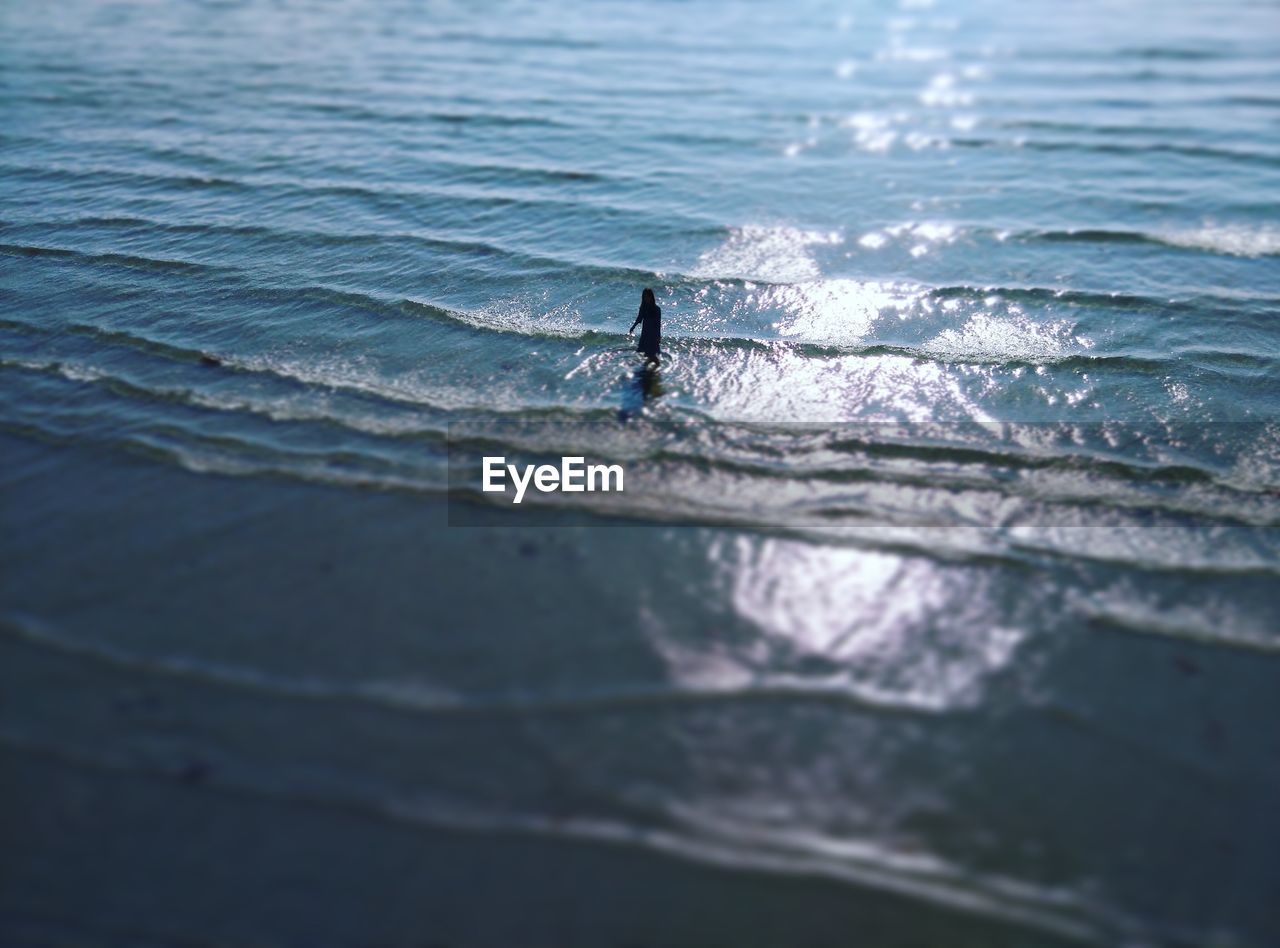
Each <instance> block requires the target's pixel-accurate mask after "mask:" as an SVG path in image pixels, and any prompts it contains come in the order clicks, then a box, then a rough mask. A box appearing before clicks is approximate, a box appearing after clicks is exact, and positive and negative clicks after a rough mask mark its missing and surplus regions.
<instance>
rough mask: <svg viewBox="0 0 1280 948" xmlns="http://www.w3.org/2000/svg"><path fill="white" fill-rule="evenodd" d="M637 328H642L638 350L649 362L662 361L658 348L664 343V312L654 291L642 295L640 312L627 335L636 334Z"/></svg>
mask: <svg viewBox="0 0 1280 948" xmlns="http://www.w3.org/2000/svg"><path fill="white" fill-rule="evenodd" d="M637 326H639V327H640V342H639V344H638V345H637V346H636V348H637V349H639V350H640V351H641V352H643V353H644V354H645V357H646V359H647V360H648V361H649V362H658V361H660V357H659V354H658V347H659V346H660V345H661V343H662V310H661V309H659V308H658V301H657V300H655V299H654V298H653V290H650V289H647V288H646V289H645V291H644V292H643V293H641V294H640V312H639V313H637V314H636V321H635V322H634V323H632V324H631V328H630V329H628V330H627V333H628V334H630V333H633V332H635V331H636V327H637Z"/></svg>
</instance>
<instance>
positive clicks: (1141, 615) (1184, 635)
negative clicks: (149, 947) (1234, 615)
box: [1077, 599, 1280, 656]
mask: <svg viewBox="0 0 1280 948" xmlns="http://www.w3.org/2000/svg"><path fill="white" fill-rule="evenodd" d="M1077 608H1079V609H1080V611H1081V612H1082V613H1083V614H1084V615H1085V616H1086V617H1087V618H1088V619H1089V621H1091V622H1094V623H1096V624H1098V625H1100V626H1103V627H1105V628H1109V629H1113V630H1116V631H1119V632H1127V633H1133V634H1137V635H1154V636H1158V637H1161V638H1169V639H1177V640H1182V641H1187V642H1196V643H1198V644H1201V645H1212V646H1216V647H1219V648H1231V649H1242V650H1244V651H1248V652H1260V653H1263V654H1266V655H1271V656H1280V636H1277V635H1275V634H1268V633H1266V632H1263V631H1261V630H1256V631H1253V632H1248V631H1241V630H1239V629H1238V628H1237V624H1236V623H1231V622H1223V621H1221V620H1220V619H1217V618H1215V617H1211V616H1207V615H1202V614H1197V613H1193V612H1187V611H1185V610H1184V611H1183V612H1182V613H1171V612H1170V611H1169V610H1167V609H1156V608H1153V607H1151V606H1147V605H1141V604H1136V603H1123V602H1112V603H1107V602H1098V601H1094V600H1092V599H1085V600H1081V601H1080V602H1078V603H1077Z"/></svg>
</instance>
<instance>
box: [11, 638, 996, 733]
mask: <svg viewBox="0 0 1280 948" xmlns="http://www.w3.org/2000/svg"><path fill="white" fill-rule="evenodd" d="M0 634H4V635H8V636H10V637H12V638H17V639H20V640H22V641H23V642H25V643H27V644H28V645H32V646H36V647H39V648H43V649H45V650H47V651H51V652H55V653H57V654H60V655H66V656H71V657H74V658H77V659H79V660H84V661H92V662H95V663H98V664H105V665H109V666H112V667H115V668H121V669H126V670H129V671H133V672H138V673H142V674H147V675H153V676H159V677H164V678H173V679H178V680H183V681H192V682H199V683H201V684H206V685H213V686H217V687H222V688H232V689H235V690H239V691H248V692H254V693H259V694H263V695H266V696H269V697H273V698H278V699H282V700H291V701H321V702H339V703H343V704H360V705H369V706H373V707H378V708H382V709H384V710H389V711H395V712H399V713H403V714H412V715H422V716H427V717H448V718H454V717H506V716H512V715H515V716H524V715H531V716H532V715H537V716H543V715H546V716H565V715H578V714H594V713H597V712H601V711H611V712H625V711H636V712H645V711H653V710H657V711H661V710H664V709H667V708H675V707H686V706H693V707H699V706H703V705H712V704H714V705H719V704H735V703H746V702H751V703H760V702H764V703H779V704H796V703H799V704H805V703H812V704H828V705H839V706H846V707H849V708H850V709H852V710H854V711H858V712H867V713H876V714H909V715H923V716H933V715H940V714H947V715H954V714H960V713H963V712H965V711H968V710H971V708H969V706H968V705H967V704H965V703H964V702H963V701H962V702H959V703H948V704H939V703H938V702H936V701H930V700H927V699H925V698H923V697H921V696H918V695H914V694H911V693H896V692H888V691H886V690H884V689H882V688H874V687H869V686H863V685H861V684H860V683H858V682H856V681H851V680H842V679H840V680H838V679H834V678H828V679H807V678H800V677H797V676H793V675H761V676H759V677H757V678H755V679H754V680H752V681H751V683H750V684H733V685H719V686H712V685H693V684H680V685H662V684H652V685H651V684H616V685H612V686H610V687H605V688H587V689H582V690H578V691H574V692H546V693H541V694H539V693H529V692H527V691H521V692H518V693H505V694H504V693H472V694H467V693H462V692H457V691H450V690H446V689H443V688H438V687H433V686H430V685H426V684H423V683H421V682H414V681H394V680H383V681H366V682H361V681H354V682H339V681H334V680H331V679H324V678H317V677H306V678H302V677H289V676H284V675H280V674H273V673H268V672H263V671H260V670H258V669H254V668H251V667H248V666H241V665H229V664H226V663H220V662H211V661H206V660H203V659H198V658H187V657H180V656H174V655H146V654H143V653H140V652H133V651H128V650H125V649H121V648H118V647H115V646H112V645H107V644H104V643H103V642H101V641H100V640H97V639H85V638H77V637H74V636H70V635H67V634H65V633H62V632H59V631H56V630H55V629H53V628H52V627H51V626H49V625H48V624H47V623H42V622H39V621H37V620H36V619H34V618H32V617H30V616H21V615H15V614H9V615H0Z"/></svg>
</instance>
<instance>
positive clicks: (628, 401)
mask: <svg viewBox="0 0 1280 948" xmlns="http://www.w3.org/2000/svg"><path fill="white" fill-rule="evenodd" d="M622 378H623V381H624V383H625V384H624V387H623V389H622V407H621V408H620V409H619V410H618V420H619V421H627V420H628V419H629V418H631V417H632V416H634V415H638V414H640V413H641V412H642V411H644V408H645V405H646V404H648V403H649V402H650V401H652V400H653V399H655V398H657V397H658V396H660V395H661V394H662V377H661V375H660V374H659V373H658V364H657V363H656V362H646V363H645V364H644V365H642V366H640V367H639V368H637V369H636V370H635V371H634V372H632V373H631V375H630V376H629V377H628V376H625V375H624V376H623V377H622Z"/></svg>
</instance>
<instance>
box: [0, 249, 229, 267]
mask: <svg viewBox="0 0 1280 948" xmlns="http://www.w3.org/2000/svg"><path fill="white" fill-rule="evenodd" d="M0 254H8V255H9V256H13V257H49V258H55V259H64V260H79V261H83V262H85V263H93V264H101V265H105V266H116V267H129V268H131V269H135V270H153V271H157V272H177V273H201V274H207V273H232V272H235V271H234V270H233V269H232V268H230V267H224V266H217V265H214V264H208V263H199V262H197V261H194V260H172V259H164V258H159V257H146V256H141V255H138V254H126V253H91V252H88V251H83V250H70V249H67V248H64V247H40V246H33V245H30V244H7V243H0Z"/></svg>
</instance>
